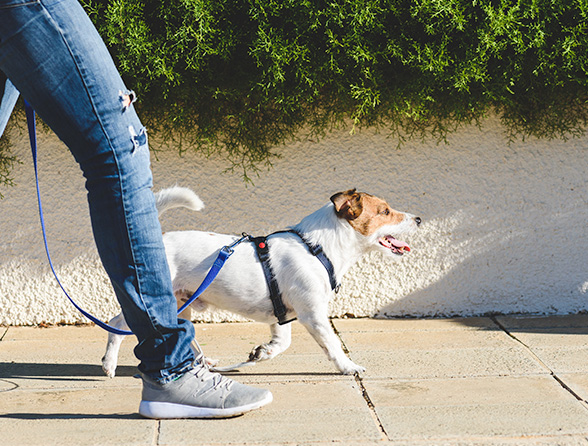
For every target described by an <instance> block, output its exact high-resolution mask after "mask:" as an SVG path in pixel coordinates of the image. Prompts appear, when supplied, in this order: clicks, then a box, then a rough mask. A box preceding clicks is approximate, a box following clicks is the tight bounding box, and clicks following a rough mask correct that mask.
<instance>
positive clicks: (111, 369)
mask: <svg viewBox="0 0 588 446" xmlns="http://www.w3.org/2000/svg"><path fill="white" fill-rule="evenodd" d="M102 370H103V371H104V374H105V375H106V376H108V377H109V378H114V377H115V375H116V363H114V364H113V363H112V362H111V361H109V360H107V359H106V357H104V358H102Z"/></svg>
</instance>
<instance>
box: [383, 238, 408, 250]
mask: <svg viewBox="0 0 588 446" xmlns="http://www.w3.org/2000/svg"><path fill="white" fill-rule="evenodd" d="M384 238H385V240H386V241H387V242H388V243H389V244H390V245H391V247H394V248H397V249H399V250H401V251H402V250H404V251H407V252H408V251H410V247H409V246H408V245H407V244H406V243H405V242H403V241H402V240H398V239H396V238H394V237H392V236H391V235H387V236H386V237H384Z"/></svg>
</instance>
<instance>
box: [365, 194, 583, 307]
mask: <svg viewBox="0 0 588 446" xmlns="http://www.w3.org/2000/svg"><path fill="white" fill-rule="evenodd" d="M569 205H571V207H573V206H574V205H573V203H571V204H569ZM566 207H567V206H566ZM515 209H516V208H515ZM579 213H580V214H583V215H584V216H583V217H581V216H579V215H578V214H579ZM579 217H580V218H579ZM586 217H588V215H586V208H584V209H577V208H576V209H574V210H570V209H567V210H565V209H559V210H552V211H551V212H543V211H542V210H541V209H540V208H537V207H535V208H533V209H527V210H525V209H519V210H515V211H513V212H512V213H511V214H510V215H508V214H506V213H500V216H494V217H492V215H491V213H489V212H484V211H483V210H482V209H470V210H469V211H468V212H458V213H456V214H454V215H453V216H451V217H448V218H445V219H442V220H436V221H432V222H430V223H429V224H428V225H425V226H424V227H423V232H422V233H421V234H419V236H418V238H415V240H414V242H413V244H414V245H415V246H418V249H415V252H414V253H412V254H414V255H415V258H414V259H411V261H410V265H409V266H408V267H407V268H402V269H404V270H405V271H404V272H405V273H408V274H407V276H408V278H403V277H398V280H399V282H405V283H406V281H409V282H410V281H411V279H413V278H414V281H413V282H412V283H411V284H410V285H408V286H407V285H405V287H407V288H409V289H407V290H406V294H405V295H404V297H401V298H399V299H392V300H390V301H389V302H388V303H386V304H384V305H383V306H382V307H381V308H380V309H379V311H378V312H377V315H378V316H399V315H401V316H406V315H412V314H415V315H417V314H418V315H422V313H423V310H424V313H425V315H427V316H452V315H461V316H465V315H483V314H492V313H503V314H507V313H527V314H528V313H534V314H563V313H576V312H578V311H585V310H588V299H587V298H588V268H587V267H586V265H588V237H586V235H587V234H586V232H587V230H586V227H585V225H582V224H579V222H580V221H581V220H584V221H585V218H586ZM407 260H408V259H407ZM407 269H408V271H406V270H407ZM410 269H414V271H410ZM411 286H414V289H410V287H411ZM427 309H428V310H427Z"/></svg>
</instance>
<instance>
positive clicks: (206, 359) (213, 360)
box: [204, 356, 218, 367]
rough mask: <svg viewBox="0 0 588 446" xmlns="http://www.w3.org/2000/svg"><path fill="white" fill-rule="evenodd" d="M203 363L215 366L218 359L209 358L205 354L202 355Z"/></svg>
mask: <svg viewBox="0 0 588 446" xmlns="http://www.w3.org/2000/svg"><path fill="white" fill-rule="evenodd" d="M204 363H205V364H206V365H207V366H208V367H216V366H217V365H218V359H212V358H209V357H207V356H205V357H204Z"/></svg>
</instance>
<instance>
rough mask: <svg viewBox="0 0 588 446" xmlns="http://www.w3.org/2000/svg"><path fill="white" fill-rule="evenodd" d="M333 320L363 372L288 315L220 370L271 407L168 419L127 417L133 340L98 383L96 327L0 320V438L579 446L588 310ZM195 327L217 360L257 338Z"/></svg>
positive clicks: (584, 433)
mask: <svg viewBox="0 0 588 446" xmlns="http://www.w3.org/2000/svg"><path fill="white" fill-rule="evenodd" d="M333 324H334V326H335V328H336V330H337V331H338V334H339V336H340V338H341V340H342V342H343V343H344V345H345V348H346V349H347V350H348V351H349V355H350V357H351V358H352V359H353V360H354V361H355V362H357V363H358V364H361V365H363V366H364V367H366V369H367V372H366V373H365V374H363V375H362V376H361V377H358V378H356V377H353V376H351V377H350V376H343V375H339V374H337V373H336V372H335V369H334V367H333V366H332V364H331V363H330V362H329V361H328V360H327V358H326V356H325V355H324V354H323V352H322V350H321V349H320V348H319V347H318V345H317V344H316V343H315V342H314V340H313V339H312V338H311V337H310V335H309V334H308V333H307V332H306V331H305V330H304V328H303V327H302V326H301V325H300V324H299V323H298V322H294V323H293V332H294V333H293V342H292V346H291V347H290V349H289V350H287V351H286V352H285V353H283V354H282V355H281V356H279V357H277V358H276V359H274V360H271V361H269V362H265V363H259V364H257V365H255V366H254V367H249V368H244V369H242V370H241V371H240V372H234V373H232V374H231V376H232V377H234V378H235V379H237V380H238V381H241V382H243V383H247V384H253V385H257V386H260V387H264V388H268V389H270V390H271V391H272V392H273V394H274V402H273V403H272V404H270V405H269V406H266V407H264V408H262V409H260V410H258V411H255V412H251V413H249V414H245V415H243V416H241V417H237V418H232V419H228V420H167V421H156V420H147V419H143V418H141V417H140V416H139V415H138V414H137V408H138V405H139V399H140V389H141V383H140V380H138V379H135V378H133V375H134V374H135V373H136V369H135V366H136V360H135V358H134V356H133V354H132V348H133V340H132V339H127V340H126V341H125V342H124V343H123V347H122V349H121V355H120V358H119V368H118V370H117V372H118V375H117V376H116V377H115V378H114V379H108V378H106V377H105V376H104V375H103V373H102V370H101V367H100V358H101V357H102V355H103V353H104V348H105V341H106V334H105V333H104V332H103V331H102V330H101V329H99V328H96V327H58V328H30V327H8V328H6V327H0V444H2V445H4V446H8V445H18V446H21V445H29V444H34V445H123V446H127V445H224V444H231V445H233V444H234V445H282V444H287V445H317V446H326V445H335V446H337V445H353V446H360V445H361V446H364V445H367V446H373V445H545V446H547V445H549V446H551V445H566V446H568V445H584V446H588V403H587V401H588V315H577V316H559V317H509V316H497V317H495V318H466V319H426V320H421V319H393V320H374V319H347V320H345V319H335V320H333ZM196 333H197V338H198V340H199V341H200V343H201V345H202V347H203V349H204V351H205V353H206V355H207V356H209V357H212V358H216V359H219V360H220V361H221V363H220V365H228V364H233V363H236V362H240V361H243V360H245V359H246V357H247V354H248V352H249V351H250V350H251V349H252V348H253V347H254V346H255V345H257V344H259V343H260V342H264V341H267V340H269V329H268V327H267V326H265V325H263V324H257V323H244V324H243V323H241V324H236V323H235V324H197V325H196Z"/></svg>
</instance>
